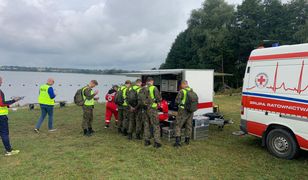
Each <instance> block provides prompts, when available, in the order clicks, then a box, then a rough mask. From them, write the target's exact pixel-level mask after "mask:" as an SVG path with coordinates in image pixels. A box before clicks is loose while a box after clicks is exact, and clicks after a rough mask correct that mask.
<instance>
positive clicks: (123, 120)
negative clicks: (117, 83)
mask: <svg viewBox="0 0 308 180" xmlns="http://www.w3.org/2000/svg"><path fill="white" fill-rule="evenodd" d="M118 111H119V121H118V128H121V129H122V131H123V130H124V129H126V130H127V129H128V122H129V121H128V107H121V108H119V110H118Z"/></svg>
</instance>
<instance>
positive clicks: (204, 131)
mask: <svg viewBox="0 0 308 180" xmlns="http://www.w3.org/2000/svg"><path fill="white" fill-rule="evenodd" d="M208 135H209V125H207V126H201V127H193V140H202V139H207V138H208Z"/></svg>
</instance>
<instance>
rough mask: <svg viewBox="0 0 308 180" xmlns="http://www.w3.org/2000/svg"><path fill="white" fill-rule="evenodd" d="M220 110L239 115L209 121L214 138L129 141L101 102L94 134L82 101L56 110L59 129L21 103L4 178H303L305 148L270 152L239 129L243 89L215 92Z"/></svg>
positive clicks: (1, 166) (0, 170)
mask: <svg viewBox="0 0 308 180" xmlns="http://www.w3.org/2000/svg"><path fill="white" fill-rule="evenodd" d="M215 101H216V103H217V104H219V105H220V110H221V111H222V112H223V113H224V114H225V117H226V118H228V119H233V121H234V122H235V123H234V124H232V125H228V126H226V127H225V128H224V130H223V131H219V130H218V129H217V127H215V126H213V127H210V134H209V139H208V140H206V141H194V142H192V144H191V145H190V146H184V147H182V148H180V149H174V148H173V147H172V145H171V143H169V142H168V141H166V140H164V141H163V145H164V146H163V148H161V149H158V150H157V149H154V148H153V147H144V146H143V142H142V141H137V140H134V141H132V142H128V141H127V139H126V138H124V137H122V136H119V135H118V134H117V133H116V129H114V128H113V129H108V130H106V129H104V128H103V127H104V126H103V125H104V124H103V116H104V105H98V106H97V107H96V109H95V121H94V128H95V130H96V131H97V133H96V135H95V136H93V137H90V138H87V137H83V136H82V134H81V109H80V108H79V107H75V106H72V107H67V108H64V109H58V108H57V109H56V110H55V126H56V127H57V128H58V131H57V132H55V133H48V132H47V129H46V126H47V121H46V122H44V124H43V128H42V129H41V133H40V134H35V133H34V132H33V126H34V124H35V123H36V121H37V118H38V116H39V110H35V111H31V112H30V111H28V110H19V111H17V112H12V113H11V114H10V116H9V118H10V130H11V132H10V133H11V141H12V144H13V146H14V147H15V148H16V149H20V150H21V153H20V154H19V155H17V156H12V157H4V156H0V179H306V178H307V177H308V171H307V167H308V155H307V153H303V155H302V156H301V157H300V158H299V159H296V160H292V161H288V160H282V159H277V158H275V157H273V156H271V155H270V154H269V153H268V152H267V151H266V149H265V148H263V147H261V141H260V140H259V139H256V138H254V137H251V136H244V137H238V136H233V135H232V134H231V133H232V132H233V131H237V130H238V126H239V119H240V117H239V116H240V112H239V109H240V106H239V104H240V97H239V96H219V97H216V98H215Z"/></svg>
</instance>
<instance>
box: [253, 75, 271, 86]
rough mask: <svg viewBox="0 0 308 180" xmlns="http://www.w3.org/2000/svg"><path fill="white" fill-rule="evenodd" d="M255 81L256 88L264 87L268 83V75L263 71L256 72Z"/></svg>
mask: <svg viewBox="0 0 308 180" xmlns="http://www.w3.org/2000/svg"><path fill="white" fill-rule="evenodd" d="M255 83H256V86H257V87H258V88H264V87H265V86H266V85H267V83H268V76H267V75H266V74H265V73H260V74H258V75H257V76H256V79H255Z"/></svg>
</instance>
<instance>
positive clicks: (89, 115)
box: [81, 106, 93, 129]
mask: <svg viewBox="0 0 308 180" xmlns="http://www.w3.org/2000/svg"><path fill="white" fill-rule="evenodd" d="M82 111H83V120H82V124H81V126H82V129H88V128H92V123H93V106H83V107H82Z"/></svg>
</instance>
